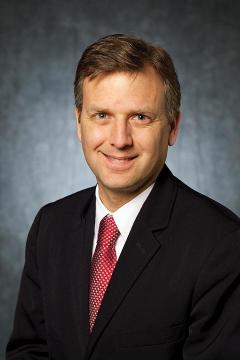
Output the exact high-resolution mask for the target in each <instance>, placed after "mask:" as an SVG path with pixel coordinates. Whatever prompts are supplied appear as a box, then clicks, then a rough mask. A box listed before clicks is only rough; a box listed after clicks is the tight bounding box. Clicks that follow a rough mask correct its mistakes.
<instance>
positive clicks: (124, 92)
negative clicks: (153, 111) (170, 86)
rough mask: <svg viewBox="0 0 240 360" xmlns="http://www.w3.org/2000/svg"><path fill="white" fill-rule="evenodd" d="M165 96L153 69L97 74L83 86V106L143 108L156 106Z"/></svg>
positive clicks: (85, 80)
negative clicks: (134, 105) (92, 103)
mask: <svg viewBox="0 0 240 360" xmlns="http://www.w3.org/2000/svg"><path fill="white" fill-rule="evenodd" d="M164 96H165V84H164V83H163V81H162V79H161V77H160V75H159V74H158V73H157V72H156V70H155V69H154V68H153V67H152V66H146V67H145V68H144V69H143V70H142V71H138V72H126V71H116V72H111V73H103V74H99V75H98V76H96V77H95V78H93V79H91V78H90V77H87V78H85V79H84V82H83V103H89V102H90V103H91V102H99V103H101V105H102V106H105V104H106V105H107V104H113V105H118V104H125V105H126V104H132V105H133V104H136V105H137V106H139V104H143V105H144V104H145V103H150V104H152V105H153V106H154V105H156V106H159V103H161V102H163V100H164Z"/></svg>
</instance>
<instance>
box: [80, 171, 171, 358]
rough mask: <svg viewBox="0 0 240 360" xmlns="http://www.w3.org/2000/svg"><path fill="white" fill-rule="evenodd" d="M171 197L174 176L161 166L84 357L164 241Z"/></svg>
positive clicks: (88, 353)
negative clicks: (164, 230) (161, 168)
mask: <svg viewBox="0 0 240 360" xmlns="http://www.w3.org/2000/svg"><path fill="white" fill-rule="evenodd" d="M175 197H176V185H175V181H174V177H173V175H171V173H170V171H169V170H168V168H167V167H164V168H163V170H162V171H161V174H160V175H159V178H158V179H157V181H156V184H155V186H154V188H153V190H152V192H151V194H150V195H149V197H148V199H147V200H146V202H145V203H144V205H143V207H142V209H141V211H140V212H139V214H138V216H137V218H136V220H135V222H134V225H133V227H132V230H131V232H130V234H129V237H128V239H127V241H126V244H125V246H124V248H123V250H122V253H121V255H120V257H119V260H118V262H117V265H116V268H115V270H114V273H113V275H112V278H111V281H110V283H109V286H108V289H107V291H106V293H105V296H104V299H103V302H102V305H101V308H100V310H99V314H98V317H97V319H96V323H95V325H94V328H93V332H92V334H91V337H90V341H89V344H88V350H87V355H88V356H89V355H90V353H91V351H92V349H93V347H94V344H95V343H96V341H97V340H98V338H99V337H100V336H101V334H102V332H103V331H104V329H105V327H106V326H107V324H108V322H109V321H110V320H111V318H112V316H113V315H114V312H115V311H116V310H117V308H118V307H119V306H120V304H121V302H122V301H123V300H124V297H125V296H126V294H127V292H128V291H129V290H130V289H131V287H132V286H133V285H134V282H135V281H136V280H137V278H138V276H140V275H141V273H142V271H144V268H145V267H146V266H147V265H148V263H149V261H151V259H152V257H153V256H154V255H155V254H156V252H157V251H159V249H160V247H161V241H164V236H163V229H164V228H166V227H167V224H168V221H169V218H170V214H171V211H172V207H173V203H174V199H175ZM159 230H160V232H159Z"/></svg>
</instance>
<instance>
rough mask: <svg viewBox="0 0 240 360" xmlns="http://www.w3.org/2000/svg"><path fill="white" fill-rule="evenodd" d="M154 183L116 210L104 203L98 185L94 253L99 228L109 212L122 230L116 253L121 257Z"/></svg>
mask: <svg viewBox="0 0 240 360" xmlns="http://www.w3.org/2000/svg"><path fill="white" fill-rule="evenodd" d="M153 186H154V184H152V185H150V186H149V187H148V188H147V189H146V190H144V191H143V192H142V193H140V194H139V195H137V196H136V197H135V198H134V199H132V200H131V201H129V202H128V203H126V204H124V205H123V206H121V207H120V208H119V209H117V210H116V211H114V212H111V211H109V210H108V209H107V208H106V207H105V206H104V205H103V203H102V201H101V199H100V197H99V188H98V185H97V186H96V192H95V196H96V218H95V229H94V238H93V249H92V255H93V254H94V251H95V248H96V245H97V239H98V228H99V224H100V221H101V220H102V219H103V218H104V216H106V215H107V214H110V215H112V216H113V218H114V221H115V223H116V225H117V227H118V230H119V232H120V235H119V237H118V239H117V242H116V254H117V258H119V256H120V254H121V251H122V249H123V247H124V245H125V242H126V240H127V237H128V235H129V233H130V230H131V228H132V226H133V223H134V221H135V219H136V217H137V215H138V213H139V211H140V209H141V207H142V206H143V203H144V202H145V200H146V199H147V197H148V195H149V194H150V192H151V190H152V188H153Z"/></svg>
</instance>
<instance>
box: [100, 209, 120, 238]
mask: <svg viewBox="0 0 240 360" xmlns="http://www.w3.org/2000/svg"><path fill="white" fill-rule="evenodd" d="M118 236H119V230H118V227H117V225H116V223H115V221H114V218H113V216H112V215H106V216H104V218H103V219H102V220H101V221H100V225H99V231H98V238H99V239H101V242H104V243H105V244H106V245H115V242H116V240H117V238H118Z"/></svg>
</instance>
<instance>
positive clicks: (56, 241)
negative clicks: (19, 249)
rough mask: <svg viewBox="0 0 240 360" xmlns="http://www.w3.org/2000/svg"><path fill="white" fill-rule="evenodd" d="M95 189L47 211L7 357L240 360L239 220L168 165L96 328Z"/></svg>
mask: <svg viewBox="0 0 240 360" xmlns="http://www.w3.org/2000/svg"><path fill="white" fill-rule="evenodd" d="M94 192H95V188H90V189H86V190H83V191H80V192H78V193H76V194H73V195H71V196H68V197H66V198H64V199H61V200H59V201H57V202H55V203H52V204H48V205H47V206H45V207H43V208H42V209H41V210H40V212H39V213H38V215H37V217H36V219H35V221H34V223H33V225H32V227H31V230H30V233H29V237H28V241H27V247H26V262H25V266H24V270H23V275H22V281H21V286H20V293H19V298H18V303H17V309H16V316H15V323H14V329H13V333H12V336H11V339H10V341H9V344H8V347H7V359H47V358H48V359H54V360H83V359H84V360H86V359H91V360H110V359H111V360H120V359H121V360H122V359H124V360H127V359H131V360H132V359H138V360H141V359H151V360H155V359H158V360H160V359H161V360H175V359H177V360H181V359H184V360H239V359H240V239H239V233H240V230H239V229H240V222H239V219H238V218H237V216H235V215H234V214H233V213H232V212H230V211H229V210H227V209H226V208H224V207H223V206H221V205H219V204H217V203H216V202H214V201H213V200H210V199H209V198H207V197H205V196H203V195H200V194H198V193H197V192H195V191H193V190H191V189H190V188H189V187H187V186H186V185H184V184H183V183H182V182H181V181H179V180H178V179H177V178H175V177H174V176H173V175H172V174H171V173H170V171H169V170H168V168H167V167H166V166H165V167H164V169H163V170H162V171H161V174H160V176H159V177H158V179H157V181H156V184H155V186H154V188H153V190H152V192H151V193H150V195H149V197H148V199H147V200H146V202H145V203H144V205H143V207H142V209H141V211H140V213H139V215H138V216H137V218H136V220H135V222H134V225H133V227H132V230H131V232H130V234H129V237H128V239H127V242H126V244H125V246H124V248H123V250H122V253H121V255H120V257H119V260H118V263H117V265H116V268H115V271H114V273H113V276H112V278H111V281H110V284H109V287H108V289H107V291H106V294H105V297H104V300H103V303H102V305H101V308H100V311H99V316H98V318H97V320H96V323H95V327H94V330H93V332H92V334H91V335H89V330H88V284H89V269H90V263H91V252H92V241H93V235H94V221H95V196H94ZM126 216H127V214H126Z"/></svg>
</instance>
